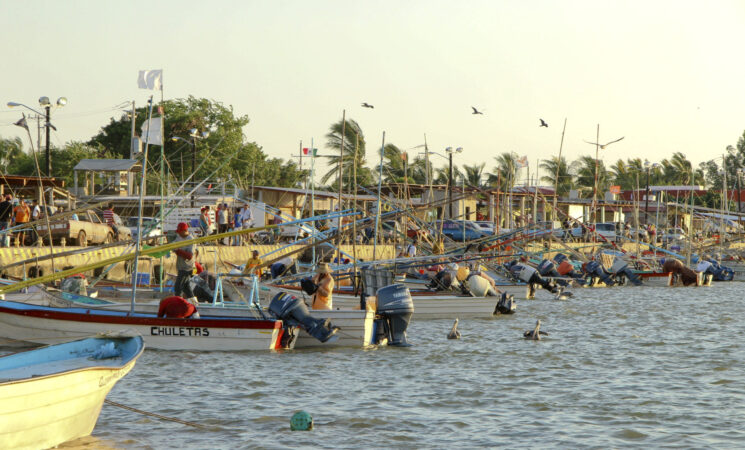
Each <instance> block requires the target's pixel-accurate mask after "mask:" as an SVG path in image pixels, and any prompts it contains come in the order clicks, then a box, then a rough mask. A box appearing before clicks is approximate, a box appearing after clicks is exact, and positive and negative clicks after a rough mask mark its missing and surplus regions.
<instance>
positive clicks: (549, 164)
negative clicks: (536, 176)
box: [539, 156, 574, 197]
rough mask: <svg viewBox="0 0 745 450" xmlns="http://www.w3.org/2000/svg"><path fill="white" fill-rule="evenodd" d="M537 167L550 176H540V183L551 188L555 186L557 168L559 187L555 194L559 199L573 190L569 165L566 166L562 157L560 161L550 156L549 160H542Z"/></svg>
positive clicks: (556, 157) (565, 161)
mask: <svg viewBox="0 0 745 450" xmlns="http://www.w3.org/2000/svg"><path fill="white" fill-rule="evenodd" d="M539 167H540V168H541V169H543V170H544V171H546V172H548V173H549V174H550V175H544V176H542V177H541V181H543V182H544V183H547V184H550V185H551V186H554V185H555V184H556V170H557V168H558V171H559V186H558V189H557V194H558V196H559V197H563V196H566V195H567V194H568V193H569V191H570V190H572V188H574V179H573V178H572V174H571V173H570V172H569V164H567V160H566V158H564V157H563V156H562V157H561V159H559V157H558V156H552V157H551V159H544V160H543V161H542V162H541V164H540V166H539Z"/></svg>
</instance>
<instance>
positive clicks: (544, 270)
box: [538, 259, 569, 286]
mask: <svg viewBox="0 0 745 450" xmlns="http://www.w3.org/2000/svg"><path fill="white" fill-rule="evenodd" d="M538 273H540V274H541V276H543V277H550V278H554V281H556V283H557V284H559V285H561V286H569V282H567V281H566V280H563V279H561V278H562V276H561V274H559V271H557V270H556V263H554V262H553V261H551V260H550V259H544V260H543V261H541V263H540V264H538Z"/></svg>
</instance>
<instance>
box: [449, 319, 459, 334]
mask: <svg viewBox="0 0 745 450" xmlns="http://www.w3.org/2000/svg"><path fill="white" fill-rule="evenodd" d="M448 339H460V331H458V319H457V318H456V319H455V322H454V323H453V328H452V329H451V330H450V333H448Z"/></svg>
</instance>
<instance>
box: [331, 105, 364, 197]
mask: <svg viewBox="0 0 745 450" xmlns="http://www.w3.org/2000/svg"><path fill="white" fill-rule="evenodd" d="M342 128H343V129H344V149H343V150H342V153H343V155H344V157H343V159H344V160H343V163H342V171H343V173H342V178H343V186H344V188H345V189H349V188H350V186H352V185H358V184H361V185H363V186H365V185H371V184H372V183H373V175H372V171H371V170H370V169H369V168H368V167H365V136H364V134H363V133H362V130H361V129H360V126H359V124H358V123H357V122H355V121H354V120H352V119H347V120H346V124H343V123H342V121H341V120H340V121H339V122H336V123H334V124H333V125H331V128H330V130H329V132H328V134H326V138H327V139H328V140H327V141H326V146H327V147H329V148H331V149H333V150H336V151H337V152H338V151H339V149H341V145H342ZM355 150H356V153H357V157H356V158H355ZM326 157H327V158H328V159H329V166H330V167H331V169H329V171H328V172H326V174H325V175H324V176H323V177H321V183H326V182H328V181H329V180H330V179H332V178H333V177H334V176H336V177H337V178H336V179H335V180H334V181H333V183H332V184H333V185H336V187H338V186H339V179H338V176H339V160H340V159H341V158H340V156H339V155H338V154H336V155H328V156H326ZM355 166H356V169H357V179H356V180H354V179H353V176H352V174H353V172H354V167H355Z"/></svg>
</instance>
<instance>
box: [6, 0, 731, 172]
mask: <svg viewBox="0 0 745 450" xmlns="http://www.w3.org/2000/svg"><path fill="white" fill-rule="evenodd" d="M0 11H1V12H2V13H1V14H0V29H2V30H3V38H2V39H1V40H0V49H1V50H2V59H3V65H2V72H1V73H2V75H0V77H1V78H0V79H2V81H3V82H2V83H0V137H3V138H7V137H14V136H20V137H22V138H23V139H24V142H26V141H27V140H28V138H27V137H26V135H25V134H21V132H23V133H25V131H24V130H23V129H21V128H18V127H15V126H13V125H12V124H13V122H15V121H16V120H18V119H19V118H20V116H21V111H22V110H23V108H18V107H16V108H12V109H11V108H9V107H7V106H6V103H7V102H9V101H13V102H19V103H24V104H26V105H28V106H30V107H31V108H34V109H39V107H38V98H39V97H41V96H48V97H49V98H50V99H51V100H52V102H55V101H56V99H57V98H58V97H63V96H64V97H66V98H67V100H68V103H67V105H66V106H65V107H64V108H58V109H54V110H53V111H52V122H53V123H54V124H55V126H56V127H57V131H56V132H52V140H51V141H52V143H53V144H54V145H63V144H64V143H65V142H69V141H85V140H88V139H90V138H91V137H92V136H94V135H95V134H96V133H97V132H98V131H99V130H100V128H101V127H102V126H104V125H105V124H106V123H108V122H109V119H110V118H111V117H117V118H118V117H119V116H120V114H121V113H120V112H119V110H118V109H117V107H116V106H117V105H120V104H121V103H123V102H127V101H132V100H134V101H135V102H136V103H137V104H138V105H144V104H145V101H146V100H147V97H148V96H149V94H150V93H151V91H147V90H142V89H138V88H137V75H138V71H139V70H149V69H163V72H164V83H163V84H164V90H163V94H164V96H165V97H166V98H184V97H187V96H189V95H193V96H195V97H204V98H209V99H213V100H216V101H219V102H222V103H223V104H225V105H232V107H233V108H234V111H235V113H236V114H237V115H247V116H248V118H249V119H250V123H249V124H248V125H247V126H246V127H245V128H244V133H245V136H246V139H247V140H248V141H253V142H256V143H257V144H258V145H260V146H261V147H263V150H264V151H265V152H266V153H267V154H269V155H270V156H272V157H279V158H284V159H287V158H289V157H290V156H292V155H296V154H297V153H298V148H299V145H300V142H301V141H302V142H303V146H309V145H310V141H311V139H313V140H314V143H315V147H317V148H319V149H320V151H321V152H323V151H324V147H325V142H326V139H325V137H324V136H325V135H326V133H327V132H328V130H329V127H330V126H331V124H332V123H334V122H337V121H339V120H340V119H341V117H342V112H343V111H346V117H347V118H351V119H354V120H356V121H357V122H358V123H359V124H360V127H361V128H362V131H363V133H364V135H365V140H366V142H367V148H368V150H367V162H368V165H369V166H371V167H373V166H375V165H377V159H378V152H377V149H379V147H380V145H381V140H382V135H383V132H385V139H386V142H387V143H393V144H396V145H397V146H398V147H399V148H402V149H412V148H414V147H417V146H419V145H421V144H423V143H424V141H425V136H426V142H427V144H428V146H429V148H430V150H432V151H434V152H437V153H441V154H443V155H444V154H445V152H444V149H445V148H446V147H454V148H455V147H462V148H463V152H462V153H459V154H456V155H455V156H454V163H455V164H457V165H462V164H469V165H473V164H480V163H482V162H483V163H486V168H485V171H486V172H489V171H491V170H492V169H493V167H494V166H495V161H494V157H495V156H497V155H498V154H500V153H502V152H515V153H517V154H518V155H520V156H527V157H528V160H529V161H530V167H531V169H530V170H532V171H534V170H535V169H534V168H535V167H536V165H537V162H538V161H539V160H541V159H548V158H550V157H552V156H556V155H557V154H558V152H559V147H560V144H561V138H562V128H563V125H564V122H565V120H566V132H565V136H564V141H563V148H562V155H563V156H565V157H566V158H567V159H568V160H569V161H572V160H575V159H577V158H578V157H580V156H582V155H593V156H594V152H595V147H594V146H593V145H590V144H588V143H586V142H585V141H590V142H594V141H596V133H597V127H598V126H599V129H600V139H599V141H600V142H601V143H605V142H609V141H611V140H615V139H618V138H619V137H624V139H623V140H622V141H620V142H618V143H615V144H613V145H609V146H608V147H607V148H606V149H604V150H601V151H600V157H601V158H603V159H604V160H605V162H606V164H612V163H613V162H615V161H616V160H617V159H619V158H623V159H626V158H637V157H638V158H642V159H649V160H650V161H651V162H656V161H660V160H662V159H664V158H669V157H670V156H671V155H672V154H673V152H677V151H680V152H683V153H684V154H685V155H686V156H687V157H688V158H689V159H690V160H692V161H693V162H694V164H698V163H699V162H702V161H706V160H710V159H713V158H716V157H718V156H720V155H721V154H722V153H723V152H724V151H725V148H726V147H727V146H728V145H736V144H737V142H738V139H739V138H740V137H741V136H743V131H745V58H742V52H743V44H744V43H745V2H742V1H727V0H715V1H712V2H680V1H635V0H630V1H596V0H592V1H590V0H588V1H584V0H565V1H558V0H557V1H543V0H534V1H504V0H502V1H496V0H491V1H489V0H486V1H477V0H472V1H463V2H454V1H440V0H427V1H418V0H410V1H388V0H378V1H357V2H354V1H341V0H339V1H336V0H334V1H331V0H314V1H311V0H305V1H294V0H280V1H252V0H241V1H221V0H214V1H212V2H204V1H200V2H197V1H190V0H179V1H155V2H153V1H140V0H128V1H126V2H108V1H107V2H101V1H76V0H70V1H64V2H60V1H33V2H19V1H11V0H0ZM156 98H157V97H156ZM362 102H367V103H370V104H372V105H374V109H369V108H363V107H361V103H362ZM472 106H474V107H476V108H478V109H479V110H480V111H483V112H484V114H483V115H474V114H471V112H472V110H471V107H472ZM540 118H542V119H544V120H545V121H546V122H547V123H548V124H549V126H548V128H545V127H539V119H540ZM42 139H43V138H42ZM42 145H43V144H42ZM411 152H416V150H411ZM410 154H411V153H410ZM432 163H433V165H434V166H435V167H437V166H441V165H445V164H446V160H445V159H444V158H439V157H437V156H433V159H432ZM321 171H322V169H321ZM525 175H526V174H525V173H523V174H522V176H525Z"/></svg>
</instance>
